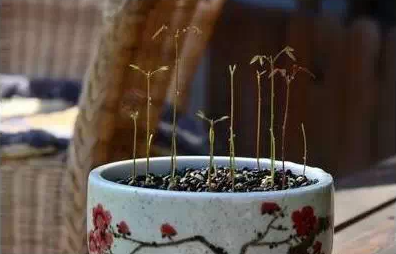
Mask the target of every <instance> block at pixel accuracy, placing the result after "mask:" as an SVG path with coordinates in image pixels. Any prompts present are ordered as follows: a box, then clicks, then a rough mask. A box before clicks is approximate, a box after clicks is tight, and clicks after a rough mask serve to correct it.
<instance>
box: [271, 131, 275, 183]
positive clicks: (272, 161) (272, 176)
mask: <svg viewBox="0 0 396 254" xmlns="http://www.w3.org/2000/svg"><path fill="white" fill-rule="evenodd" d="M270 134H271V148H272V152H273V154H272V155H273V156H272V157H271V187H274V185H275V169H274V158H275V136H274V132H273V130H270Z"/></svg>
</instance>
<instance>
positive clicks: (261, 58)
mask: <svg viewBox="0 0 396 254" xmlns="http://www.w3.org/2000/svg"><path fill="white" fill-rule="evenodd" d="M293 51H294V49H293V48H291V47H289V46H286V47H285V48H283V49H282V50H281V51H280V52H279V53H278V54H277V55H276V56H275V57H273V56H271V55H270V56H266V55H256V56H254V57H253V58H252V60H251V61H250V64H253V63H255V62H257V61H259V63H260V65H261V66H264V61H266V62H268V64H269V66H270V75H269V76H268V78H269V79H271V121H270V133H272V134H271V136H273V135H274V118H275V114H274V99H275V92H274V87H275V79H274V75H271V73H273V72H274V70H275V64H276V61H277V60H278V58H279V57H280V56H281V55H282V54H286V55H287V56H288V57H289V58H290V59H292V60H293V61H296V58H295V56H294V55H293ZM272 139H275V137H271V146H270V156H271V176H275V142H273V141H272ZM274 184H275V179H274V177H272V179H271V187H273V186H274Z"/></svg>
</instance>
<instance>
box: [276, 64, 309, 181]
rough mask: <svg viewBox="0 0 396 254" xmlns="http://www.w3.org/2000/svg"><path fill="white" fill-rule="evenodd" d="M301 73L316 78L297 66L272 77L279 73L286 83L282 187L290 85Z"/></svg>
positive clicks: (278, 71)
mask: <svg viewBox="0 0 396 254" xmlns="http://www.w3.org/2000/svg"><path fill="white" fill-rule="evenodd" d="M299 72H305V73H308V74H309V75H311V76H312V77H313V78H315V76H314V75H313V74H312V73H311V72H310V71H309V70H308V69H307V68H304V67H301V66H298V65H296V64H293V66H292V68H291V70H289V71H287V70H286V69H275V70H274V71H273V72H272V73H271V74H270V76H271V77H272V76H274V75H275V74H277V73H279V74H280V75H281V76H282V77H283V78H284V79H285V83H286V105H285V113H284V115H283V124H282V141H281V142H282V169H283V172H284V174H283V178H282V186H285V184H286V171H285V136H286V126H287V116H288V113H289V97H290V84H291V83H292V82H293V80H294V79H295V77H296V75H297V74H298V73H299Z"/></svg>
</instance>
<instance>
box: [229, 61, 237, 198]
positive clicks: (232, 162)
mask: <svg viewBox="0 0 396 254" xmlns="http://www.w3.org/2000/svg"><path fill="white" fill-rule="evenodd" d="M228 69H229V71H230V76H231V82H230V86H231V106H230V107H231V108H230V116H231V118H230V139H229V142H230V173H231V174H230V177H231V183H232V190H233V191H234V188H235V145H234V138H235V135H234V73H235V70H236V65H233V66H231V65H229V66H228Z"/></svg>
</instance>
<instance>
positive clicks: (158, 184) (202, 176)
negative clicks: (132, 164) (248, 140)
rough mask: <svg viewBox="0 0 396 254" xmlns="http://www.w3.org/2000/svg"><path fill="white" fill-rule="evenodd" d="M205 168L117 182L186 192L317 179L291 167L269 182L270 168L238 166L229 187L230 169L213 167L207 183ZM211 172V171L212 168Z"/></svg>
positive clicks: (295, 183)
mask: <svg viewBox="0 0 396 254" xmlns="http://www.w3.org/2000/svg"><path fill="white" fill-rule="evenodd" d="M208 171H209V170H208V168H200V169H192V168H185V169H184V170H181V171H177V172H176V175H175V178H174V179H172V177H171V175H170V174H167V175H154V174H148V176H147V177H146V176H144V175H140V176H137V177H136V178H135V179H132V178H131V177H129V178H128V179H121V180H119V181H117V183H120V184H124V185H130V186H135V187H142V188H150V189H159V190H174V191H190V192H263V191H277V190H286V189H294V188H299V187H304V186H309V185H312V184H315V183H317V182H318V180H317V179H308V178H307V177H306V176H304V175H296V174H294V173H293V172H292V171H291V170H289V169H288V170H286V174H284V171H283V170H275V177H274V184H273V185H272V179H271V171H270V170H269V169H262V170H258V169H249V168H246V167H244V168H242V169H236V171H235V185H234V190H233V189H232V182H231V179H230V169H229V168H227V167H218V168H216V171H215V173H213V174H212V178H211V184H210V187H209V184H208V181H207V180H208ZM212 171H213V170H212ZM284 176H285V177H286V181H285V182H286V184H285V185H284V186H282V179H283V177H284Z"/></svg>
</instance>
